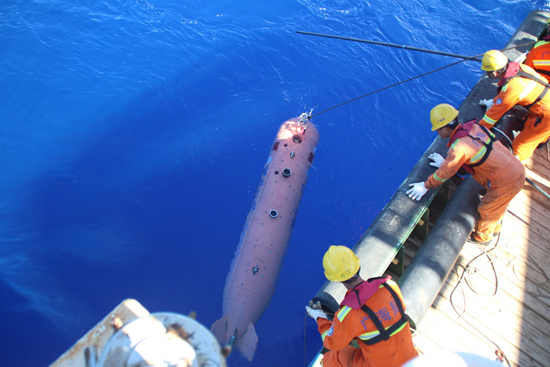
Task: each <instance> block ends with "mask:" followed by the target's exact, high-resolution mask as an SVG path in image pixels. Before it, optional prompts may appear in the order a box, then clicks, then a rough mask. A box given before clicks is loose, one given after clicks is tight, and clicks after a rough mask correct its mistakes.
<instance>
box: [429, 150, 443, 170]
mask: <svg viewBox="0 0 550 367" xmlns="http://www.w3.org/2000/svg"><path fill="white" fill-rule="evenodd" d="M428 158H429V159H431V160H432V161H433V162H431V163H430V166H434V167H437V168H439V167H441V163H443V162H444V161H445V158H443V157H442V156H441V154H439V153H432V154H430V155H429V156H428Z"/></svg>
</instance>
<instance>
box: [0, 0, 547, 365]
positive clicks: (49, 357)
mask: <svg viewBox="0 0 550 367" xmlns="http://www.w3.org/2000/svg"><path fill="white" fill-rule="evenodd" d="M548 8H549V6H548V1H542V0H539V1H526V0H484V1H479V0H462V1H450V0H441V1H435V0H425V1H413V0H404V1H394V0H384V1H382V0H372V1H351V0H325V1H322V0H280V1H276V2H273V3H260V2H257V1H254V2H253V1H250V0H243V1H225V0H218V1H214V2H206V3H205V2H203V1H201V2H199V1H197V0H188V1H186V2H177V1H173V0H151V1H145V0H130V1H121V0H103V1H82V0H75V1H72V2H62V1H58V0H34V1H21V0H13V1H9V2H7V1H5V2H3V3H2V4H0V50H2V53H1V54H2V57H1V58H0V100H1V101H2V103H0V117H1V124H0V144H1V148H2V154H1V155H0V166H1V167H2V169H1V175H2V177H1V180H0V190H1V205H0V241H1V246H0V294H1V296H0V330H1V331H2V333H0V341H1V344H0V345H2V348H1V350H2V358H1V360H0V366H2V367H3V366H41V365H48V364H50V363H52V362H53V361H54V360H55V359H56V358H57V357H58V356H60V355H61V354H62V353H63V352H64V351H65V350H67V349H68V348H69V347H70V346H71V345H72V344H73V343H74V342H76V341H77V340H78V339H79V338H80V337H81V336H82V335H83V334H84V333H86V332H87V331H88V330H89V329H90V328H91V327H93V326H94V325H95V324H96V323H97V322H98V321H100V320H101V319H102V318H103V317H104V316H105V315H107V314H108V313H109V312H110V311H111V310H112V309H113V308H114V307H115V306H116V305H117V304H118V303H120V302H121V301H122V300H124V299H125V298H135V299H137V300H138V301H139V302H141V303H142V304H143V305H144V306H145V307H146V308H147V309H148V310H149V311H151V312H159V311H170V312H179V313H183V314H187V313H189V312H190V311H193V310H194V311H196V312H197V314H198V320H199V321H200V322H202V323H203V324H205V325H206V326H210V325H211V324H212V322H214V321H215V320H217V319H218V318H219V317H221V315H222V313H221V305H222V293H223V287H224V284H225V277H226V275H227V272H228V270H229V266H230V263H231V260H232V258H233V254H234V251H235V249H236V246H237V243H238V239H239V236H240V233H241V231H242V227H243V224H244V221H245V218H246V215H247V213H248V211H249V208H250V204H251V202H252V199H253V197H254V193H255V191H256V188H257V185H258V182H259V179H260V175H261V172H262V168H263V165H264V163H265V161H266V159H267V156H268V153H269V149H270V146H271V143H272V141H273V139H274V137H275V133H276V132H277V129H278V127H279V125H280V124H281V123H282V122H283V121H285V120H286V119H287V118H290V117H295V116H298V115H299V114H301V113H302V112H306V111H308V112H309V110H310V109H313V113H314V114H315V113H316V112H320V111H323V110H325V109H327V108H330V107H332V106H335V105H337V104H339V103H342V102H344V101H347V100H350V99H352V98H355V97H357V96H360V95H363V94H366V93H369V92H372V91H374V90H377V89H379V88H383V87H385V86H388V85H391V84H394V83H397V82H399V81H402V80H405V79H408V78H411V77H413V76H415V75H419V74H422V73H426V72H428V71H430V70H433V69H436V68H439V67H441V66H444V65H447V64H450V63H452V62H455V61H456V59H451V58H448V57H443V56H436V55H429V54H424V53H418V52H413V51H406V50H399V49H391V48H387V47H381V46H374V45H366V44H356V43H351V42H346V41H338V40H331V39H322V38H318V37H312V36H306V35H299V34H296V31H297V30H302V31H309V32H319V33H329V34H337V35H342V36H347V37H355V38H364V39H371V40H376V41H382V42H390V43H398V44H406V45H410V46H416V47H422V48H428V49H435V50H440V51H445V52H452V53H458V54H465V55H477V54H482V53H483V52H485V51H487V50H489V49H494V48H502V47H503V46H504V44H505V43H506V42H507V41H508V39H509V38H510V36H511V35H512V34H513V33H514V32H515V30H516V28H517V27H518V26H519V25H520V24H521V23H522V21H523V19H524V18H525V17H526V16H527V15H528V13H529V12H530V11H531V10H535V9H546V10H548ZM480 76H481V71H480V70H479V64H477V63H475V62H465V63H461V64H459V65H456V66H453V67H451V68H448V69H445V70H443V71H440V72H438V73H434V74H430V75H428V76H426V77H423V78H421V79H417V80H415V81H413V82H409V83H406V84H403V85H399V86H396V87H393V88H390V89H387V90H384V91H382V92H379V93H376V94H373V95H371V96H368V97H366V98H363V99H360V100H358V101H355V102H353V103H349V104H346V105H344V106H342V107H339V108H336V109H333V110H331V111H328V112H326V113H323V114H321V115H319V116H317V117H315V118H314V119H313V120H312V121H313V123H315V124H316V125H317V126H318V127H319V131H320V143H319V146H318V150H317V154H316V157H315V160H314V162H313V163H314V168H313V169H312V170H310V175H309V177H310V178H309V181H308V184H307V188H306V190H305V193H304V196H303V198H302V203H301V207H300V212H299V214H298V217H297V221H296V225H295V227H294V233H293V236H292V238H291V241H290V245H289V248H288V251H287V255H286V259H285V263H284V267H283V269H282V273H281V277H280V280H279V283H278V285H277V290H276V292H275V295H274V298H273V300H272V302H271V304H270V306H269V307H268V309H267V310H266V312H265V313H264V316H263V317H262V319H261V320H260V321H259V322H258V324H257V325H256V331H257V333H258V336H259V338H260V340H259V343H258V350H257V353H256V357H255V360H254V361H253V362H252V363H248V362H246V361H245V360H244V359H243V358H242V357H240V356H239V355H237V354H236V353H235V354H234V355H232V356H231V357H230V359H229V365H230V366H251V365H257V366H260V365H261V366H303V365H304V364H306V361H307V362H309V360H310V359H311V358H312V356H313V355H314V354H315V352H317V351H318V349H319V348H320V346H321V342H320V338H319V335H318V333H317V331H316V328H315V325H314V323H313V322H312V321H311V320H308V322H307V324H305V322H304V320H305V313H304V305H305V304H306V303H307V302H308V301H309V299H310V298H311V297H312V296H313V295H314V294H315V293H316V292H317V290H318V289H319V288H320V286H322V284H323V283H324V278H323V272H322V266H321V259H322V256H323V254H324V252H325V251H326V249H327V248H328V246H329V245H336V244H337V245H347V246H350V247H351V246H353V245H354V244H355V243H356V242H357V240H358V239H359V238H360V236H361V234H362V233H363V232H364V231H365V230H366V229H367V228H368V226H369V224H370V223H371V222H372V220H373V219H374V218H375V217H376V215H377V214H378V213H379V212H380V210H381V209H382V208H383V206H384V204H385V202H386V201H387V200H388V199H389V198H390V197H391V196H392V195H393V193H394V191H395V189H396V188H397V187H398V186H399V184H400V183H401V182H402V181H403V179H404V178H405V177H406V175H407V174H408V172H409V170H410V169H411V168H412V167H413V166H414V164H415V162H416V161H417V159H418V158H419V157H420V156H421V155H422V153H423V152H424V151H425V150H426V148H427V147H428V146H429V144H430V143H431V141H432V140H433V139H434V137H435V135H434V133H431V132H430V129H429V120H428V114H429V110H430V109H431V108H432V107H433V106H434V105H436V104H438V103H443V102H448V103H451V104H454V105H455V106H458V105H459V104H460V103H461V101H462V100H463V99H464V97H465V96H466V95H467V93H468V92H469V90H470V88H471V87H472V86H473V85H474V84H475V83H476V81H477V80H478V78H479V77H480Z"/></svg>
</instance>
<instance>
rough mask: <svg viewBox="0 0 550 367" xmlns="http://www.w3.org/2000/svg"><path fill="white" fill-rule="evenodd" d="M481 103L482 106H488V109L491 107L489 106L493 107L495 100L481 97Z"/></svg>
mask: <svg viewBox="0 0 550 367" xmlns="http://www.w3.org/2000/svg"><path fill="white" fill-rule="evenodd" d="M479 104H480V105H481V106H485V107H487V109H489V108H491V107H492V106H493V105H494V104H495V102H493V100H492V99H481V100H480V101H479Z"/></svg>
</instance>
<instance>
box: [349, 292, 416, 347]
mask: <svg viewBox="0 0 550 367" xmlns="http://www.w3.org/2000/svg"><path fill="white" fill-rule="evenodd" d="M382 285H383V286H384V288H386V289H387V290H388V292H390V294H391V296H392V297H393V299H394V300H395V304H396V305H397V308H398V309H399V313H400V314H401V319H399V320H398V321H397V322H396V323H395V324H393V325H391V326H390V327H388V328H387V329H385V328H384V325H382V322H380V320H379V319H378V317H377V316H376V314H375V313H374V311H373V310H371V309H370V308H369V307H368V306H366V305H363V306H361V310H363V312H365V313H366V314H367V315H369V317H370V319H371V320H372V322H373V323H374V326H376V329H378V333H379V334H378V335H376V336H374V337H372V338H370V339H367V340H364V339H359V338H357V339H359V340H361V341H362V342H363V343H365V344H366V345H374V344H376V343H379V342H381V341H385V340H388V339H389V338H390V337H391V336H392V335H393V334H394V333H396V332H397V331H399V329H401V328H402V327H403V326H405V324H406V323H407V322H409V318H408V316H407V315H406V314H405V310H404V308H403V303H401V300H400V299H399V297H398V296H397V293H395V291H394V290H393V289H392V287H390V286H389V285H388V284H387V283H382ZM357 293H358V292H357ZM357 297H358V298H359V294H357Z"/></svg>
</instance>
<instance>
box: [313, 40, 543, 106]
mask: <svg viewBox="0 0 550 367" xmlns="http://www.w3.org/2000/svg"><path fill="white" fill-rule="evenodd" d="M534 43H536V41H532V42H528V43H523V44H521V45H516V46H513V47H508V48H505V49H502V51H506V50H510V49H515V48H518V47H523V46H528V45H532V44H534ZM483 55H484V53H483V54H479V55H475V56H472V57H470V58H467V59H463V60H459V61H456V62H453V63H452V64H449V65H446V66H442V67H440V68H437V69H434V70H432V71H428V72H427V73H424V74H420V75H417V76H413V77H412V78H409V79H406V80H402V81H400V82H397V83H395V84H392V85H388V86H386V87H383V88H380V89H377V90H375V91H373V92H370V93H367V94H363V95H362V96H359V97H355V98H352V99H350V100H348V101H346V102H342V103H340V104H337V105H336V106H333V107H330V108H327V109H326V110H323V111H321V112H318V113H316V114H314V115H311V116H310V117H315V116H319V115H321V114H323V113H325V112H328V111H330V110H333V109H335V108H338V107H341V106H343V105H345V104H348V103H351V102H354V101H357V100H358V99H361V98H365V97H367V96H370V95H372V94H375V93H378V92H381V91H383V90H386V89H389V88H392V87H395V86H397V85H400V84H404V83H407V82H410V81H412V80H415V79H418V78H421V77H423V76H426V75H429V74H433V73H436V72H438V71H440V70H443V69H446V68H448V67H451V66H454V65H457V64H460V63H462V62H464V61H470V60H474V61H475V59H476V58H477V57H480V56H483Z"/></svg>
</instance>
